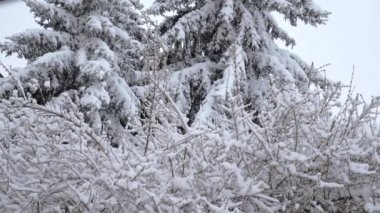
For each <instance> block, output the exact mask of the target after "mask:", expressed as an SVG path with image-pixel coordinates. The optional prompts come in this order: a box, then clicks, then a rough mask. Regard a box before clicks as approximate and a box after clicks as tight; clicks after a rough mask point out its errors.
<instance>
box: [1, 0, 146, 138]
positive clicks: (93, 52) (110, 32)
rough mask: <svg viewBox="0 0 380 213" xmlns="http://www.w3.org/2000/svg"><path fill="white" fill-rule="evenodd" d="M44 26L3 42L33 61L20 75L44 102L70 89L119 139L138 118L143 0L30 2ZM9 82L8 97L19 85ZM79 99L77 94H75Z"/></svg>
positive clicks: (99, 126) (96, 123) (97, 124)
mask: <svg viewBox="0 0 380 213" xmlns="http://www.w3.org/2000/svg"><path fill="white" fill-rule="evenodd" d="M25 2H26V4H27V5H28V6H29V7H30V9H31V11H32V12H33V13H34V15H35V17H36V20H37V23H38V24H40V25H41V26H42V27H43V28H44V29H36V30H27V31H25V32H22V33H19V34H16V35H13V36H11V37H9V38H8V39H9V40H10V41H11V42H6V43H4V44H1V46H0V49H1V51H3V52H6V53H7V54H8V55H9V54H12V53H17V54H18V56H19V57H22V58H25V59H26V60H27V61H28V65H27V66H26V67H25V68H24V69H22V70H21V71H19V72H17V73H15V75H17V77H18V78H19V79H20V81H21V82H22V86H23V87H24V88H25V90H26V91H27V92H28V93H30V94H32V97H33V98H35V99H36V100H37V102H38V103H39V104H46V103H47V102H49V101H50V100H52V98H53V97H57V96H59V95H61V94H62V93H64V92H68V93H69V94H70V95H71V97H72V99H73V100H75V99H76V102H77V104H78V105H80V110H81V111H82V112H84V113H85V115H86V121H87V122H88V123H90V124H91V126H92V127H94V129H95V130H96V131H97V132H98V133H102V132H105V133H107V134H108V136H109V137H111V138H112V137H115V138H114V139H115V143H117V141H118V140H119V139H120V138H117V132H120V130H121V129H123V128H124V127H125V126H126V125H129V124H130V123H132V122H134V120H136V119H135V117H136V115H137V114H138V108H139V100H138V99H137V98H136V96H135V95H134V92H133V91H132V89H131V87H133V86H135V85H136V82H135V79H136V71H138V70H139V69H140V68H141V62H140V59H139V57H140V54H139V53H140V52H141V49H142V44H141V42H140V41H141V40H142V38H143V36H144V33H143V31H144V30H143V28H142V27H141V25H142V21H141V19H140V13H139V12H138V10H140V9H141V8H142V5H141V4H140V3H139V1H137V0H130V1H129V0H112V1H108V0H107V1H105V0H89V1H88V0H85V1H84V0H77V1H66V0H25ZM7 81H11V79H6V80H4V82H3V84H2V85H3V87H2V90H1V94H2V95H7V94H9V93H10V91H11V90H12V89H13V88H12V86H4V85H9V84H7V83H6V82H7ZM75 97H76V98H75Z"/></svg>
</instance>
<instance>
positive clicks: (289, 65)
mask: <svg viewBox="0 0 380 213" xmlns="http://www.w3.org/2000/svg"><path fill="white" fill-rule="evenodd" d="M149 11H150V13H151V14H155V15H164V16H165V15H166V14H167V13H168V12H172V13H174V15H172V16H169V17H168V16H167V15H166V16H165V17H167V18H166V19H165V20H164V21H163V23H162V24H161V26H160V29H159V30H160V32H161V38H162V41H163V45H164V51H165V53H166V58H164V59H163V60H162V65H164V66H166V67H167V68H168V69H170V70H172V74H171V76H170V81H169V86H168V89H169V90H170V92H171V94H172V96H173V98H174V99H175V101H176V102H177V104H178V106H179V107H180V109H181V110H182V112H183V113H184V114H185V115H186V116H187V118H188V119H189V120H188V123H189V124H192V125H193V126H203V125H207V126H209V127H212V126H215V125H217V124H218V123H220V122H219V121H218V117H219V116H220V115H221V114H223V113H225V112H223V109H221V108H220V106H221V105H225V103H226V100H227V99H228V97H233V96H235V95H234V92H233V91H234V90H235V88H234V87H235V86H236V85H237V84H239V85H237V86H238V90H239V91H238V93H239V94H241V98H242V104H243V105H250V109H248V111H257V112H265V111H268V110H269V109H270V108H273V105H274V104H275V103H274V102H273V99H274V98H273V96H276V95H277V94H273V93H272V92H271V91H272V89H273V88H274V87H275V88H276V90H277V91H279V92H280V93H284V94H285V93H286V94H288V95H284V96H289V100H287V101H289V102H292V101H293V100H291V99H292V98H293V99H294V98H297V95H296V94H297V93H298V94H302V93H305V92H306V91H307V90H308V89H307V87H308V85H309V82H312V81H317V80H318V78H317V77H318V76H316V75H315V73H312V72H311V71H310V69H309V66H308V65H307V64H305V63H304V62H303V61H302V60H300V59H299V58H298V57H297V56H295V55H293V54H291V53H289V52H287V51H286V50H282V49H279V48H278V47H277V45H276V44H275V39H281V40H283V41H284V42H285V43H286V45H294V44H295V41H294V40H293V39H292V38H290V37H289V36H288V34H287V33H286V32H284V31H283V30H282V29H281V28H280V27H279V26H278V25H277V23H276V21H275V19H274V18H273V16H272V14H271V13H272V12H273V11H276V12H279V13H280V14H283V15H284V17H285V19H287V20H289V21H290V23H291V24H292V25H296V24H297V21H298V20H300V21H304V22H305V23H308V24H312V25H318V24H323V23H325V21H326V18H327V16H328V12H326V11H324V10H322V9H320V8H319V7H318V6H316V5H315V4H314V2H313V1H311V0H307V1H293V0H292V1H274V0H266V1H248V0H247V1H246V0H244V1H243V0H219V1H211V0H210V1H198V0H194V1H166V0H157V1H155V2H154V4H153V6H152V7H151V8H150V10H149ZM169 14H170V13H169ZM291 96H293V97H291Z"/></svg>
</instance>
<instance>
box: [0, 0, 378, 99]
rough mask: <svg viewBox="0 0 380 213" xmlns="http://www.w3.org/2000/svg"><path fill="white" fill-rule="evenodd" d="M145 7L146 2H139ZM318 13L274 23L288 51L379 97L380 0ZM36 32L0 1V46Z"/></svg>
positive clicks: (8, 0) (25, 12) (11, 1)
mask: <svg viewBox="0 0 380 213" xmlns="http://www.w3.org/2000/svg"><path fill="white" fill-rule="evenodd" d="M143 2H144V3H145V4H149V3H150V2H152V0H143ZM315 2H316V3H317V4H319V5H320V6H321V7H322V8H324V9H326V10H328V11H330V12H332V15H331V16H330V19H329V21H328V23H327V25H324V26H319V27H318V28H315V27H311V26H305V25H303V24H302V23H300V24H299V26H298V27H297V28H294V27H291V26H289V25H288V24H286V23H283V21H282V19H281V18H280V19H279V22H280V24H281V25H282V26H283V27H284V29H286V30H287V31H288V32H289V34H290V35H291V36H293V37H294V38H295V39H296V42H297V45H296V46H295V47H294V48H293V49H292V50H291V51H293V52H295V53H296V54H298V55H299V56H300V57H301V58H303V59H304V60H305V61H306V62H308V63H311V62H314V64H316V66H322V65H324V64H327V63H331V66H329V67H328V68H327V75H328V77H330V78H331V79H333V80H336V81H343V82H344V83H349V80H350V77H351V72H352V67H353V65H355V79H354V84H355V87H356V91H357V92H360V93H364V94H365V96H366V97H367V98H369V97H371V96H375V95H380V83H378V81H380V67H379V65H378V63H377V62H380V53H379V50H380V27H379V24H378V22H379V20H380V13H379V12H378V10H379V9H380V1H379V0H360V1H359V0H333V1H332V0H315ZM35 27H38V26H37V25H36V24H35V23H34V21H33V16H32V15H31V14H30V13H29V9H28V8H27V7H26V6H25V5H24V3H23V2H22V1H21V0H3V1H0V41H1V42H3V41H4V39H5V37H6V36H8V35H11V34H14V33H17V32H21V31H23V30H25V29H27V28H35ZM0 60H1V61H3V62H4V63H5V64H7V65H11V66H15V67H17V66H24V65H25V62H23V61H20V60H16V59H15V57H11V58H5V57H4V55H0Z"/></svg>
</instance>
